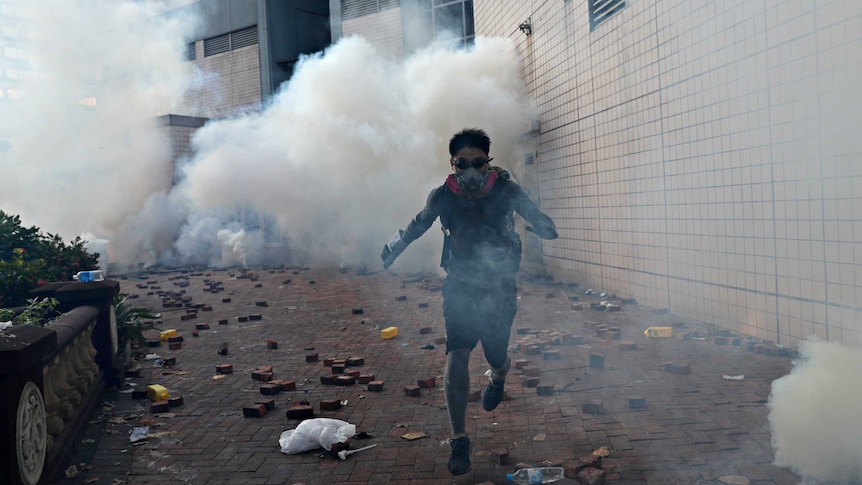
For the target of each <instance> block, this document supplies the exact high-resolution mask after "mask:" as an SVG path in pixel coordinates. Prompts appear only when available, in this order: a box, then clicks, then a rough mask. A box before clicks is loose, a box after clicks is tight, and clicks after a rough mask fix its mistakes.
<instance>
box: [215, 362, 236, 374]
mask: <svg viewBox="0 0 862 485" xmlns="http://www.w3.org/2000/svg"><path fill="white" fill-rule="evenodd" d="M216 373H217V374H233V366H232V365H230V364H219V365H217V366H216Z"/></svg>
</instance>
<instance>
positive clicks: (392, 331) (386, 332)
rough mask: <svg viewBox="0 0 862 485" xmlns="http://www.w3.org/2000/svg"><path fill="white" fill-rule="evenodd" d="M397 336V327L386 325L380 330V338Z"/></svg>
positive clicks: (387, 338) (385, 338) (386, 338)
mask: <svg viewBox="0 0 862 485" xmlns="http://www.w3.org/2000/svg"><path fill="white" fill-rule="evenodd" d="M397 336H398V327H386V328H384V329H383V330H381V331H380V338H382V339H383V340H389V339H391V338H393V337H397Z"/></svg>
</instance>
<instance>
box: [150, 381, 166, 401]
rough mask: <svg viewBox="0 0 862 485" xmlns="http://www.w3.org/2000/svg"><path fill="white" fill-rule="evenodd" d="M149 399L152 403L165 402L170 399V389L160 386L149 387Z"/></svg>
mask: <svg viewBox="0 0 862 485" xmlns="http://www.w3.org/2000/svg"><path fill="white" fill-rule="evenodd" d="M147 397H148V398H149V399H150V400H151V401H164V400H165V399H167V398H168V388H167V387H165V386H160V385H158V384H152V385H149V386H147Z"/></svg>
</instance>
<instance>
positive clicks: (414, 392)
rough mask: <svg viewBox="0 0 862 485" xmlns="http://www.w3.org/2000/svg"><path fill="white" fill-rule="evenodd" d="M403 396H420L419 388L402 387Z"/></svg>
mask: <svg viewBox="0 0 862 485" xmlns="http://www.w3.org/2000/svg"><path fill="white" fill-rule="evenodd" d="M404 394H405V395H407V396H411V397H417V396H421V395H422V393H421V391H420V388H419V386H404Z"/></svg>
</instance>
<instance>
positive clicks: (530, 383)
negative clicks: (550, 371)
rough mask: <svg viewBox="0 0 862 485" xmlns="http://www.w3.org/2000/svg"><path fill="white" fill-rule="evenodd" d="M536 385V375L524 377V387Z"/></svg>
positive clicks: (537, 379)
mask: <svg viewBox="0 0 862 485" xmlns="http://www.w3.org/2000/svg"><path fill="white" fill-rule="evenodd" d="M538 385H539V378H538V377H527V378H526V379H524V386H525V387H538Z"/></svg>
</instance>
